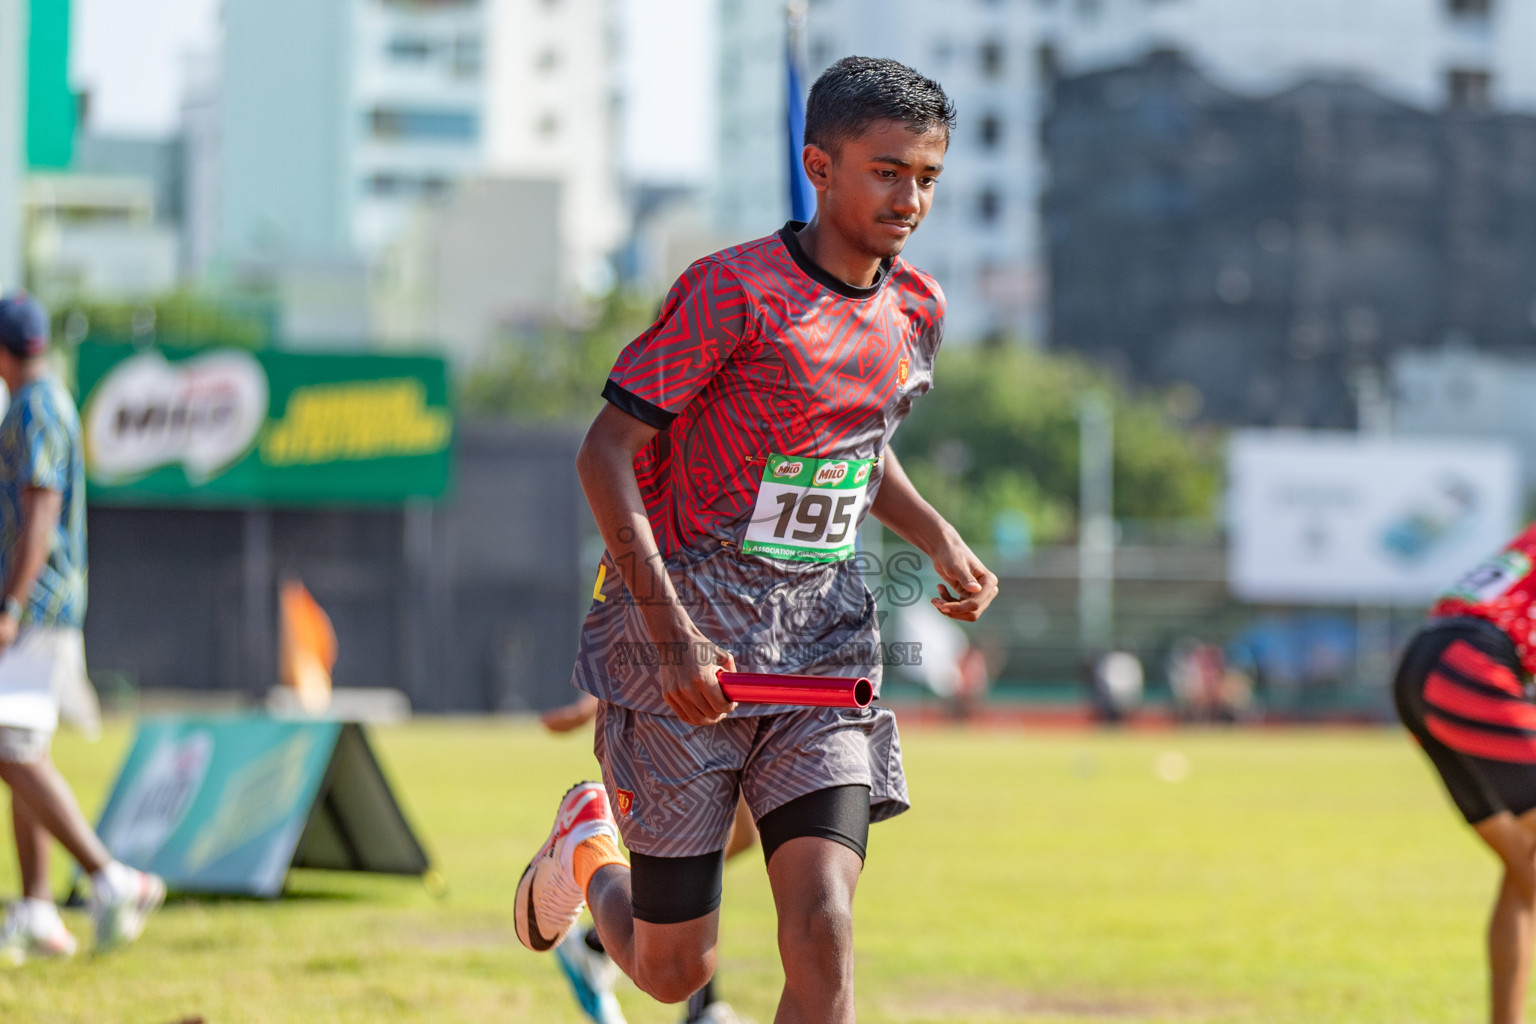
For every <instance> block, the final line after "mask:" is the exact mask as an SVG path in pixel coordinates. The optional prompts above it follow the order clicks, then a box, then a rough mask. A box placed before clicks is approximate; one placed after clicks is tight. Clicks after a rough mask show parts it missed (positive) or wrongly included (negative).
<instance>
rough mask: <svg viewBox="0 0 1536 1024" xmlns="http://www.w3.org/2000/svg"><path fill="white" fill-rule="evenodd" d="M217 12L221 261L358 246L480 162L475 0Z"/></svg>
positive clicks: (272, 3) (341, 255)
mask: <svg viewBox="0 0 1536 1024" xmlns="http://www.w3.org/2000/svg"><path fill="white" fill-rule="evenodd" d="M223 20H224V41H223V56H222V62H221V68H220V76H219V82H218V86H217V98H218V107H219V115H218V140H219V148H218V154H219V181H218V193H219V202H218V209H217V227H216V232H217V239H218V244H217V250H216V251H217V254H218V256H219V257H220V258H221V259H222V260H224V261H227V262H229V263H232V264H235V265H240V264H246V263H273V262H303V261H319V262H330V261H337V260H345V259H353V258H362V257H365V256H366V255H368V254H370V253H372V252H374V251H376V250H377V249H378V247H379V246H380V245H382V244H383V242H384V241H386V240H387V239H388V237H389V235H390V233H391V230H392V229H395V228H398V226H399V225H400V224H402V223H403V222H404V220H405V218H406V217H407V216H408V214H409V211H410V208H411V205H412V204H413V202H414V201H415V200H417V199H419V198H421V197H423V196H431V195H436V194H441V193H442V192H444V191H446V189H447V188H448V186H449V185H450V183H451V182H453V181H455V180H457V179H458V178H460V177H462V176H464V175H466V174H469V173H471V172H472V171H474V170H475V169H476V168H477V167H478V166H479V164H480V160H481V151H482V145H481V142H482V121H483V115H484V111H483V103H482V99H483V97H482V85H483V74H482V70H483V69H482V64H483V61H482V52H483V44H484V39H483V11H482V8H481V5H480V4H479V3H476V2H472V0H461V2H449V3H435V4H419V3H410V2H405V0H350V2H345V3H313V2H310V0H228V2H226V3H225V5H224V11H223ZM204 84H205V88H206V83H204Z"/></svg>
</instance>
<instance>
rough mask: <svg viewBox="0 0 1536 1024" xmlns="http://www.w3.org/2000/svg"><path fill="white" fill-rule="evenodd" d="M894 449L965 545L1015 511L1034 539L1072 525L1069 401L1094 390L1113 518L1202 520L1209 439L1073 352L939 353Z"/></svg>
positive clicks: (1073, 404) (1208, 486) (1210, 482)
mask: <svg viewBox="0 0 1536 1024" xmlns="http://www.w3.org/2000/svg"><path fill="white" fill-rule="evenodd" d="M934 376H935V387H934V389H933V391H932V392H931V393H929V394H927V395H925V396H923V397H921V398H919V399H918V400H917V402H916V404H915V406H914V409H913V412H912V415H911V417H910V418H909V419H908V421H907V422H906V423H905V424H904V425H903V426H902V427H901V429H900V430H898V431H897V433H896V438H895V442H894V447H895V449H896V451H897V453H898V454H899V455H900V456H901V460H902V464H903V465H904V466H905V467H906V469H907V471H908V473H909V474H910V475H911V476H912V478H913V482H914V483H915V484H916V485H917V487H918V489H919V490H920V491H922V493H923V495H924V496H925V497H927V498H928V500H929V501H931V502H932V503H933V504H934V506H935V507H937V508H938V510H939V511H940V512H941V513H943V514H944V516H945V517H946V518H947V519H949V520H950V521H951V522H953V523H954V524H955V525H956V526H957V527H958V528H959V529H960V531H961V533H962V534H963V535H964V536H966V537H967V538H968V539H971V540H972V541H973V542H980V543H987V542H988V541H989V540H990V538H991V537H992V536H993V532H994V527H995V524H996V523H997V522H998V521H999V517H1000V516H1007V515H1022V516H1023V517H1024V518H1025V519H1026V520H1027V521H1028V523H1029V525H1030V528H1031V532H1032V534H1033V536H1034V538H1035V539H1036V540H1039V541H1050V540H1061V539H1067V538H1070V537H1071V536H1072V535H1073V534H1074V533H1075V530H1076V522H1077V496H1078V443H1079V436H1078V416H1077V410H1078V403H1079V401H1080V399H1081V397H1082V396H1084V395H1086V394H1088V393H1090V392H1093V391H1098V392H1100V393H1101V394H1103V395H1105V396H1106V397H1107V398H1109V400H1110V401H1111V403H1112V406H1113V409H1114V438H1115V445H1114V454H1115V457H1114V468H1115V484H1114V491H1115V515H1116V516H1117V517H1119V518H1135V519H1208V518H1209V517H1210V516H1212V515H1213V514H1214V512H1215V501H1216V494H1217V488H1218V483H1219V480H1218V459H1217V450H1216V445H1215V444H1214V443H1213V439H1212V438H1210V437H1205V436H1201V435H1198V434H1195V433H1193V432H1191V431H1190V429H1189V428H1188V427H1187V426H1185V425H1183V424H1181V423H1179V422H1178V421H1177V420H1175V419H1174V417H1172V416H1171V415H1170V414H1169V412H1168V411H1167V409H1166V407H1165V403H1164V402H1163V401H1161V400H1160V398H1158V397H1156V396H1147V397H1136V396H1132V395H1130V394H1128V393H1127V392H1126V391H1125V389H1124V388H1122V387H1120V386H1119V385H1117V384H1116V383H1115V382H1114V381H1113V380H1112V379H1111V378H1110V377H1109V376H1108V375H1107V374H1104V373H1102V372H1100V371H1097V370H1095V369H1093V368H1092V367H1090V366H1088V365H1087V364H1085V363H1083V362H1081V361H1080V360H1077V359H1075V358H1072V357H1068V356H1062V355H1055V354H1048V353H1042V352H1030V351H1024V350H1021V349H1017V348H1011V347H990V348H980V349H971V350H957V349H947V350H945V351H944V352H942V353H941V354H940V356H939V360H938V367H937V370H936V371H935V374H934Z"/></svg>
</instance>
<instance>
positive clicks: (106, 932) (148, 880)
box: [90, 867, 165, 953]
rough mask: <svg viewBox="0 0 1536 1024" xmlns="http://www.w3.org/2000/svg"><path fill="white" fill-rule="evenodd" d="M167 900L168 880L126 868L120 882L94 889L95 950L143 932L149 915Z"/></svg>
mask: <svg viewBox="0 0 1536 1024" xmlns="http://www.w3.org/2000/svg"><path fill="white" fill-rule="evenodd" d="M164 902H165V883H164V882H162V881H161V880H160V879H159V878H158V877H157V876H155V875H151V874H148V873H146V872H143V871H135V870H134V869H133V868H128V867H125V868H123V875H122V882H121V884H117V885H114V886H113V887H112V889H111V891H109V892H100V891H98V890H97V889H96V888H93V889H92V890H91V899H90V909H91V920H92V921H94V922H96V952H98V953H106V952H108V951H109V950H113V949H117V948H118V947H119V946H126V945H128V944H129V943H130V942H132V941H134V940H135V939H137V938H138V937H139V936H140V935H142V934H143V933H144V925H145V923H147V922H148V921H149V915H151V914H153V913H154V912H155V911H157V910H159V909H160V904H162V903H164Z"/></svg>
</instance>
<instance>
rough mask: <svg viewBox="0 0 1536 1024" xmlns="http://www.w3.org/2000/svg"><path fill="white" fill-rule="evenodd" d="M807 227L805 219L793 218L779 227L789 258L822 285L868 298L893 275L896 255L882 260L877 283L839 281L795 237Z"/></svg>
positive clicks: (853, 296)
mask: <svg viewBox="0 0 1536 1024" xmlns="http://www.w3.org/2000/svg"><path fill="white" fill-rule="evenodd" d="M803 227H805V222H804V221H799V220H792V221H789V222H788V223H786V224H785V225H784V226H783V227H782V228H780V229H779V240H780V241H781V242H783V243H784V248H786V249H788V250H789V258H790V259H792V260H794V261H795V266H797V267H799V268H800V269H801V270H803V271H805V276H807V277H809V278H810V279H811V280H812V281H815V282H816V283H817V284H819V285H821V286H822V287H823V288H830V289H831V290H832V291H834V292H836V293H837V294H839V295H842V296H845V297H846V298H850V299H868V298H871V297H873V296H874V295H877V294H879V292H880V289H881V288H883V287H884V286H885V282H886V281H887V280H888V279H889V278H890V276H891V266H892V264H894V263H895V262H896V258H895V257H894V256H892V257H887V258H886V259H883V260H881V261H880V269H879V271H878V272H876V274H875V283H874V284H872V285H870V286H869V287H868V288H859V287H856V286H854V285H851V284H849V283H848V282H846V281H839V280H838V279H837V278H835V277H833V276H832V275H831V274H829V273H827V272H826V271H825V270H823V269H821V267H820V266H819V265H818V264H817V263H816V261H815V260H813V259H811V257H810V256H808V255H807V254H806V251H805V249H804V248H802V247H801V245H800V239H798V238H796V237H795V232H796V231H799V230H800V229H801V228H803Z"/></svg>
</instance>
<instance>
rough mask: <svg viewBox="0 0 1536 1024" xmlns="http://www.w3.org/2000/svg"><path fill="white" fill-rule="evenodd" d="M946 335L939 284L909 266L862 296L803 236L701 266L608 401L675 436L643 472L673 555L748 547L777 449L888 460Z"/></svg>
mask: <svg viewBox="0 0 1536 1024" xmlns="http://www.w3.org/2000/svg"><path fill="white" fill-rule="evenodd" d="M943 324H944V294H943V292H941V291H940V290H939V286H938V284H937V283H936V282H935V281H934V280H933V278H931V277H929V276H928V275H927V274H925V273H923V272H922V271H920V270H917V269H916V268H914V267H912V266H910V265H909V264H907V263H906V262H905V261H903V260H902V259H900V258H899V257H897V258H896V259H894V260H892V261H890V263H889V264H888V265H886V266H884V267H882V271H881V275H880V279H879V280H877V281H876V282H875V284H874V285H873V286H871V287H869V288H855V287H852V286H850V285H847V284H845V283H843V282H841V281H839V280H837V279H836V278H833V277H832V276H830V275H829V274H827V273H826V272H825V271H824V270H822V269H821V268H820V267H819V266H817V265H816V264H815V263H813V262H811V260H810V258H809V257H807V256H806V255H805V252H804V250H802V249H801V247H800V244H799V242H798V240H797V239H796V238H795V234H794V232H793V231H792V230H791V229H790V227H789V226H786V227H785V228H784V229H783V230H781V231H780V232H779V233H778V234H775V235H769V236H768V237H767V238H761V239H758V240H757V241H755V242H749V243H747V244H746V245H740V246H737V247H735V248H734V249H727V250H725V251H724V252H718V253H715V254H714V255H713V256H708V257H705V258H704V259H702V260H700V261H698V262H697V263H695V264H694V265H693V266H692V267H690V268H688V271H687V272H686V273H684V274H683V276H682V277H681V278H680V279H679V280H678V282H677V284H675V285H674V286H673V288H672V291H671V293H670V294H669V295H668V296H667V300H666V303H665V304H664V305H663V306H662V309H661V313H660V316H659V317H658V318H657V320H656V323H655V324H654V325H652V327H651V328H650V329H649V330H647V331H646V332H645V333H644V334H642V335H640V337H638V338H636V339H635V340H634V341H633V342H631V343H630V344H629V346H628V347H627V348H625V349H624V351H623V352H622V353H621V354H620V355H619V359H618V362H617V363H616V364H615V365H614V368H613V373H612V375H611V376H610V377H609V380H608V386H607V388H606V389H605V390H604V392H603V395H604V397H606V398H607V399H608V400H609V401H610V402H612V403H613V404H614V405H616V406H618V407H619V408H620V409H623V410H624V411H625V412H627V413H629V414H630V415H632V416H634V417H636V418H637V419H640V420H643V421H645V422H646V423H648V424H650V425H651V426H653V427H656V428H657V429H658V430H659V431H661V432H660V433H659V434H657V435H656V437H655V438H654V439H653V440H652V441H651V442H650V443H649V444H647V445H646V446H645V448H644V449H643V450H642V451H641V452H640V454H639V457H638V458H637V459H636V460H635V475H636V477H637V478H638V479H639V482H640V490H641V493H642V494H643V495H644V496H645V507H646V511H647V512H648V513H649V516H650V520H651V525H652V528H653V529H654V530H655V531H656V540H657V543H658V545H659V546H660V548H661V552H662V554H664V555H671V554H673V553H674V552H677V551H679V550H680V549H683V548H690V549H698V548H700V547H701V546H708V543H709V541H710V540H714V541H716V542H718V541H727V542H730V541H734V540H736V539H738V535H739V534H740V530H741V526H742V523H743V521H744V520H745V519H746V517H747V516H749V515H750V514H751V511H752V503H753V498H754V496H755V495H756V491H757V482H758V479H759V478H760V477H761V475H762V465H763V463H762V459H763V458H764V457H765V456H766V455H768V454H769V453H771V452H777V453H781V454H784V455H804V456H809V457H812V458H853V459H862V458H872V457H874V456H876V455H878V454H879V453H880V452H881V451H882V450H883V449H884V447H885V444H886V442H887V441H888V440H889V438H890V435H891V432H892V431H894V430H895V429H896V425H897V424H898V423H900V422H901V420H902V419H903V418H904V417H905V416H906V414H907V412H908V411H909V410H910V408H911V404H912V399H913V397H914V396H916V395H919V394H921V393H923V392H925V391H927V390H928V388H929V386H930V385H931V383H932V380H933V358H934V354H935V353H936V352H937V351H938V347H939V341H940V337H941V334H942V331H943ZM874 477H875V479H874V481H873V482H872V483H871V486H870V496H871V498H873V494H874V491H875V489H876V488H877V487H878V486H879V484H878V478H879V467H878V465H877V466H876V467H875V473H874Z"/></svg>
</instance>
